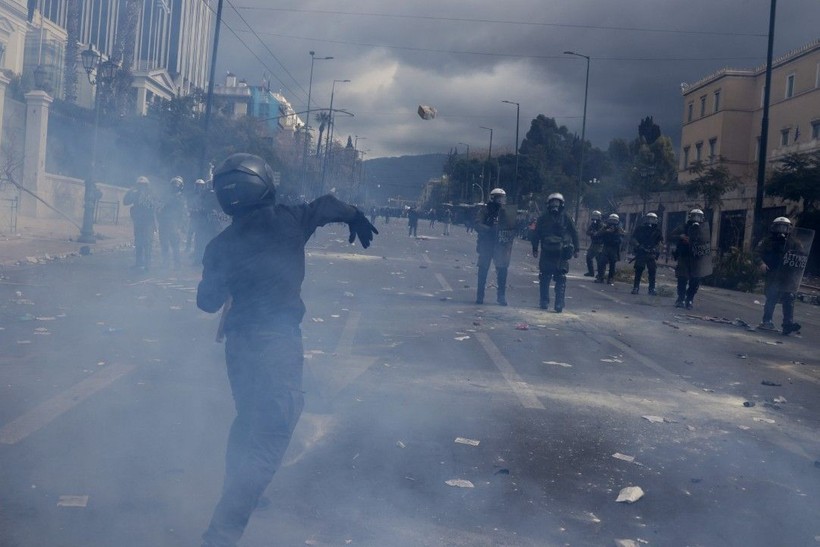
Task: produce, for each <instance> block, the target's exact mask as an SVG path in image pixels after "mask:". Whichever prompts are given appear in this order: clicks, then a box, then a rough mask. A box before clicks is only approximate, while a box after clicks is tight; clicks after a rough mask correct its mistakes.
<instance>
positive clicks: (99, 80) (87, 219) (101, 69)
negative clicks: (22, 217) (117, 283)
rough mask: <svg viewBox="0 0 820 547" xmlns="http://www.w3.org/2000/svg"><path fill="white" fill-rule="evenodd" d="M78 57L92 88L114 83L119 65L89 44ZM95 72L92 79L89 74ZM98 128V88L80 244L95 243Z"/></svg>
mask: <svg viewBox="0 0 820 547" xmlns="http://www.w3.org/2000/svg"><path fill="white" fill-rule="evenodd" d="M80 57H81V58H82V61H83V69H85V74H86V76H87V77H88V83H90V84H91V85H92V86H93V87H96V86H97V84H102V85H109V84H111V82H113V81H114V76H115V75H116V73H117V69H118V68H119V65H118V64H117V63H115V62H114V61H111V60H110V59H109V60H106V61H103V60H102V56H101V55H100V54H99V53H97V52H96V51H94V50H93V49H92V47H91V44H88V49H86V50H84V51H83V52H82V53H81V54H80ZM92 72H95V75H94V78H93V79H92V77H91V73H92ZM99 126H100V90H99V87H97V89H96V90H95V92H94V136H93V138H92V141H91V165H90V166H89V171H88V177H87V178H86V179H85V196H84V202H83V226H82V228H81V230H80V237H79V238H77V241H79V242H80V243H94V242H96V241H97V239H96V237H95V236H94V206H95V205H96V203H97V199H98V197H99V193H100V191H99V190H98V189H97V185H96V183H95V182H94V178H95V177H96V175H97V134H98V132H99Z"/></svg>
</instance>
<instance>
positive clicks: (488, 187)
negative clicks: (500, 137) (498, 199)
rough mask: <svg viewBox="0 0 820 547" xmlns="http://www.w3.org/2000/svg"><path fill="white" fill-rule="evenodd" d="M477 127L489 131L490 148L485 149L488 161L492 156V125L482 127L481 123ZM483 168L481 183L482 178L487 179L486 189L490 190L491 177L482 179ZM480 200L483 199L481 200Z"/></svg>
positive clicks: (482, 176)
mask: <svg viewBox="0 0 820 547" xmlns="http://www.w3.org/2000/svg"><path fill="white" fill-rule="evenodd" d="M479 128H480V129H486V130H487V131H489V132H490V148H488V149H487V163H490V160H491V159H492V157H493V128H492V127H484V126H483V125H481V126H479ZM484 169H485V168H484V167H482V168H481V179H482V184H483V183H484V180H486V181H487V191H489V190H490V179H491V178H492V177H491V176H490V175H487V178H486V179H484ZM496 182H498V181H496ZM482 201H484V200H482Z"/></svg>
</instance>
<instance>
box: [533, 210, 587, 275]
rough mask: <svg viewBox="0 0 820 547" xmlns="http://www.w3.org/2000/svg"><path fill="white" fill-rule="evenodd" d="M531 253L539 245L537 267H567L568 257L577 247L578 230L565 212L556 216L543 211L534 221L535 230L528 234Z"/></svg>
mask: <svg viewBox="0 0 820 547" xmlns="http://www.w3.org/2000/svg"><path fill="white" fill-rule="evenodd" d="M530 243H531V244H532V251H533V254H536V253H537V252H538V248H539V246H540V247H541V258H540V259H539V262H538V264H539V267H542V268H544V267H549V268H552V267H558V268H560V269H564V270H568V269H569V259H570V257H572V255H573V254H574V253H575V251H576V250H577V249H578V231H577V230H576V229H575V223H573V222H572V219H571V218H569V215H567V214H566V213H563V212H562V213H559V214H558V215H557V216H553V215H551V214H550V213H549V212H546V213H544V214H543V215H541V216H540V217H538V220H537V221H535V230H534V231H533V232H532V234H530Z"/></svg>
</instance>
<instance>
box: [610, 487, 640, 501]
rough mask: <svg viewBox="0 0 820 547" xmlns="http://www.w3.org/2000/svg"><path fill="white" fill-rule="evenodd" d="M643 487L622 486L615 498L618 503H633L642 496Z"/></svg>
mask: <svg viewBox="0 0 820 547" xmlns="http://www.w3.org/2000/svg"><path fill="white" fill-rule="evenodd" d="M643 494H644V492H643V489H642V488H641V487H640V486H627V487H626V488H622V489H621V491H620V493H619V494H618V498H617V499H616V500H615V501H616V502H618V503H622V502H625V503H635V502H636V501H638V500H639V499H641V498H642V497H643Z"/></svg>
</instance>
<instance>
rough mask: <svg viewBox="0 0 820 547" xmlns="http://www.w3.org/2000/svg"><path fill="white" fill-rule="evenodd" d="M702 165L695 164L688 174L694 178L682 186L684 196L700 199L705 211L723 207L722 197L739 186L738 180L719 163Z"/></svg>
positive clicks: (701, 163) (699, 163)
mask: <svg viewBox="0 0 820 547" xmlns="http://www.w3.org/2000/svg"><path fill="white" fill-rule="evenodd" d="M721 161H722V158H719V159H718V162H717V163H712V164H709V165H707V164H704V163H703V162H700V161H699V162H696V163H695V164H694V165H693V166H692V167H691V168H690V169H689V173H691V174H692V175H694V176H695V177H694V178H693V179H692V180H690V181H688V182H687V183H685V184H684V191H685V192H686V195H687V196H689V197H691V198H696V197H700V198H702V199H703V205H704V207H705V208H706V209H714V208H715V207H721V206H722V205H723V195H724V194H726V192H729V191H731V190H734V189H735V188H737V187H738V186H740V179H739V178H738V177H736V176H735V175H732V173H731V172H730V171H729V169H728V168H727V167H726V166H725V165H723V164H722V163H720V162H721Z"/></svg>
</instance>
